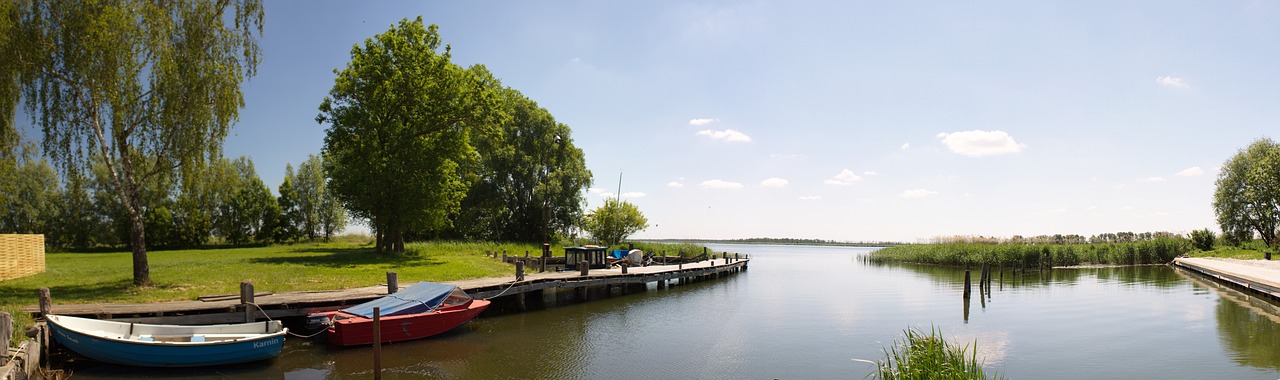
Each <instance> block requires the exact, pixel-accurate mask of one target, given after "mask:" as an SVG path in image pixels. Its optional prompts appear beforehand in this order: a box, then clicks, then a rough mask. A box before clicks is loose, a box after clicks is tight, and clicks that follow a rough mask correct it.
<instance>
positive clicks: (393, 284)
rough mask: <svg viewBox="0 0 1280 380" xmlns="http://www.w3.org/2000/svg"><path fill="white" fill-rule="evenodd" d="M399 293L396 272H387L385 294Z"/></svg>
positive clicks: (398, 281) (398, 280)
mask: <svg viewBox="0 0 1280 380" xmlns="http://www.w3.org/2000/svg"><path fill="white" fill-rule="evenodd" d="M398 291H400V279H399V277H398V276H397V275H396V272H391V271H388V272H387V294H391V293H395V292H398Z"/></svg>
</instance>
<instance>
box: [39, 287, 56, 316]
mask: <svg viewBox="0 0 1280 380" xmlns="http://www.w3.org/2000/svg"><path fill="white" fill-rule="evenodd" d="M52 313H53V296H51V295H49V288H40V316H41V317H45V316H48V315H49V314H52Z"/></svg>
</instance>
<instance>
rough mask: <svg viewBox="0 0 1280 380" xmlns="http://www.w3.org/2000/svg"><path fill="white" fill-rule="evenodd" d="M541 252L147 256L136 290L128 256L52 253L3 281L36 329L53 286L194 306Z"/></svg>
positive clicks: (7, 302)
mask: <svg viewBox="0 0 1280 380" xmlns="http://www.w3.org/2000/svg"><path fill="white" fill-rule="evenodd" d="M503 249H505V250H507V251H508V252H523V251H524V250H530V251H532V252H538V251H539V249H540V248H539V247H537V246H534V245H531V244H530V245H523V244H496V243H452V242H431V243H411V244H408V245H406V247H405V253H403V254H378V253H375V252H374V251H373V249H372V245H371V244H369V243H368V242H364V241H354V242H353V241H347V242H334V243H311V244H296V245H273V246H266V247H250V248H219V249H197V250H174V251H152V252H148V255H147V257H148V261H149V264H150V267H151V279H152V281H153V282H154V283H155V285H154V286H149V287H137V286H134V285H133V283H132V278H133V277H132V273H133V272H132V270H133V269H132V268H133V267H132V261H131V260H132V258H131V257H132V256H131V255H130V253H129V252H112V253H48V254H46V255H45V266H46V268H47V269H46V270H45V272H44V273H41V274H38V275H34V276H30V277H24V278H20V279H13V280H8V281H4V282H0V308H2V309H3V310H4V311H7V312H9V313H10V314H13V315H14V319H15V324H16V325H17V326H15V327H16V328H15V331H16V332H21V331H23V330H24V329H25V328H26V326H28V325H30V323H31V318H30V317H28V316H27V315H26V313H23V312H21V309H22V307H24V306H31V305H35V304H36V303H37V300H36V292H37V289H39V288H41V287H48V288H49V290H50V292H51V293H52V295H53V300H54V302H55V303H58V304H67V303H95V302H159V301H174V300H192V299H196V297H198V296H201V295H215V294H238V293H239V291H240V281H243V280H249V281H253V284H254V287H255V288H256V289H257V290H258V291H269V292H277V293H279V292H290V291H304V290H327V289H343V288H352V287H362V286H373V285H377V284H381V283H385V282H386V272H387V271H395V272H397V274H398V275H399V278H400V281H401V283H407V282H414V281H424V280H428V281H450V280H459V279H467V278H478V277H490V276H504V275H509V274H511V267H510V265H508V264H502V263H500V262H499V261H498V260H494V259H491V258H486V257H485V256H484V252H485V250H498V251H501V250H503Z"/></svg>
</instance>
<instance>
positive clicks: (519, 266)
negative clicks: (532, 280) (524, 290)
mask: <svg viewBox="0 0 1280 380" xmlns="http://www.w3.org/2000/svg"><path fill="white" fill-rule="evenodd" d="M516 281H524V260H520V261H516Z"/></svg>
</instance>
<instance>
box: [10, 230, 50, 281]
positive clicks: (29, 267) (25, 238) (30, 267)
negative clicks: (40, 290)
mask: <svg viewBox="0 0 1280 380" xmlns="http://www.w3.org/2000/svg"><path fill="white" fill-rule="evenodd" d="M40 272H44V235H26V234H23V235H16V234H0V281H4V280H9V279H14V278H19V277H26V276H30V275H33V274H37V273H40Z"/></svg>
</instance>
